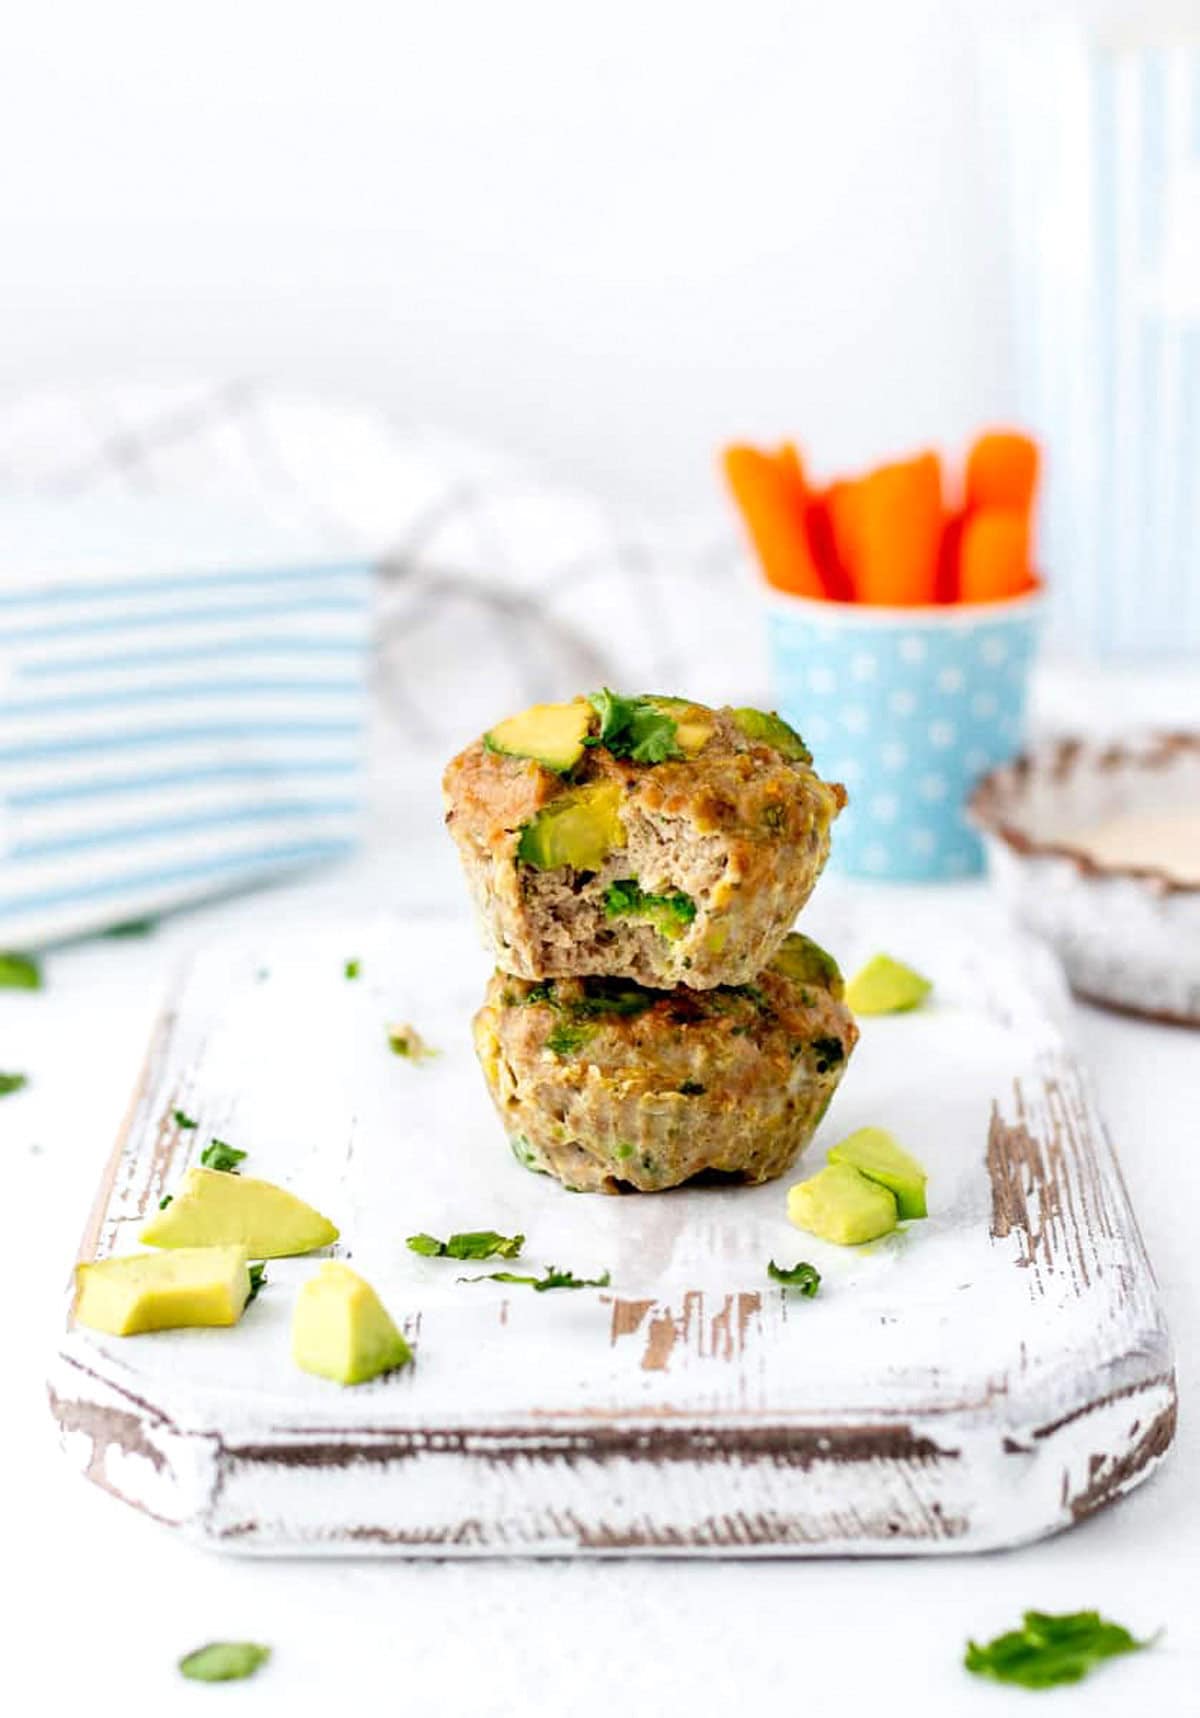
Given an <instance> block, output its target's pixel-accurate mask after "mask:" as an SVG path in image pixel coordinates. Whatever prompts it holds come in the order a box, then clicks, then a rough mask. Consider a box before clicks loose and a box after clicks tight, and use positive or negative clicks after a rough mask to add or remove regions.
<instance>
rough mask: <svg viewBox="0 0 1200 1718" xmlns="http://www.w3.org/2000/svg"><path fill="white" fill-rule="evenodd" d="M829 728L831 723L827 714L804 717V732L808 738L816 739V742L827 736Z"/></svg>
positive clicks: (825, 738)
mask: <svg viewBox="0 0 1200 1718" xmlns="http://www.w3.org/2000/svg"><path fill="white" fill-rule="evenodd" d="M831 729H832V723H831V722H830V720H829V717H828V716H808V717H807V718H806V719H805V723H804V732H805V733H806V734H807V736H808V738H809V739H810V740H814V741H816V742H817V744H820V742H821V741H822V740H827V739H828V738H829V735H830V731H831Z"/></svg>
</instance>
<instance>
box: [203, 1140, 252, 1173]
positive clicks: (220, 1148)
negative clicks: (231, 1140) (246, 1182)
mask: <svg viewBox="0 0 1200 1718" xmlns="http://www.w3.org/2000/svg"><path fill="white" fill-rule="evenodd" d="M245 1159H246V1153H245V1152H244V1151H238V1150H237V1149H236V1147H235V1146H232V1145H226V1143H225V1141H224V1140H223V1139H214V1140H210V1141H209V1143H208V1144H207V1145H206V1146H205V1147H204V1150H203V1151H202V1152H201V1153H200V1161H201V1163H202V1164H203V1165H204V1167H205V1169H220V1170H223V1171H224V1172H225V1174H226V1175H237V1174H238V1164H239V1163H244V1162H245Z"/></svg>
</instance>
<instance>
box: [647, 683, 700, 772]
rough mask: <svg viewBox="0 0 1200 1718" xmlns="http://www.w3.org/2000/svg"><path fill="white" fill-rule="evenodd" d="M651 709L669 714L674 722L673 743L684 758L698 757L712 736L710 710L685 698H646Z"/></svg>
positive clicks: (665, 714)
mask: <svg viewBox="0 0 1200 1718" xmlns="http://www.w3.org/2000/svg"><path fill="white" fill-rule="evenodd" d="M646 703H647V704H649V705H650V706H651V708H652V709H655V710H659V711H661V712H662V714H663V715H664V716H670V718H671V720H672V721H673V722H674V723H675V744H676V745H677V746H678V747H679V749H680V751H681V752H682V753H683V755H684V757H685V758H694V757H698V756H699V754H700V753H701V752H702V751H703V750H704V748H705V746H706V745H707V744H708V742H709V741H710V740H711V739H712V737H713V730H714V728H715V727H716V723H715V722H714V721H713V718H712V712H711V710H706V709H705V708H704V705H703V704H693V703H690V702H689V700H688V699H687V698H664V697H652V698H647V699H646Z"/></svg>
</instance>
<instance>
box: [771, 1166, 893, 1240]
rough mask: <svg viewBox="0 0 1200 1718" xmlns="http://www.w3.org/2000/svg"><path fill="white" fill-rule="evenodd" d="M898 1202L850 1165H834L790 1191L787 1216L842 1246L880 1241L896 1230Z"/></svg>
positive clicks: (811, 1233)
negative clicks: (880, 1238) (881, 1236)
mask: <svg viewBox="0 0 1200 1718" xmlns="http://www.w3.org/2000/svg"><path fill="white" fill-rule="evenodd" d="M896 1215H897V1213H896V1201H895V1199H894V1198H893V1196H892V1195H891V1194H890V1193H889V1192H888V1190H887V1188H886V1187H880V1185H879V1183H878V1182H876V1181H868V1180H867V1177H866V1176H865V1175H861V1174H860V1173H859V1171H858V1170H857V1169H855V1168H854V1167H853V1166H852V1165H851V1164H849V1163H831V1164H829V1165H828V1167H827V1168H825V1169H821V1170H818V1172H817V1173H816V1175H813V1176H811V1177H810V1178H809V1179H808V1180H807V1181H797V1183H796V1185H795V1186H794V1187H789V1188H788V1217H789V1218H790V1219H791V1221H792V1222H793V1223H794V1224H795V1225H796V1227H797V1229H807V1230H808V1232H809V1234H810V1235H819V1236H820V1238H821V1239H822V1240H823V1241H833V1242H835V1243H836V1244H837V1245H838V1246H839V1247H857V1246H858V1245H859V1244H860V1243H861V1242H863V1241H875V1240H878V1238H879V1236H880V1235H886V1234H888V1233H889V1231H890V1230H892V1229H894V1228H895V1227H896Z"/></svg>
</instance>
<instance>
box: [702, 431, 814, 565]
mask: <svg viewBox="0 0 1200 1718" xmlns="http://www.w3.org/2000/svg"><path fill="white" fill-rule="evenodd" d="M724 464H725V475H726V477H727V479H728V480H729V487H730V488H731V489H732V490H733V495H734V499H735V500H736V502H737V504H738V507H739V508H740V509H741V513H742V518H743V519H744V521H745V523H746V528H747V530H748V531H749V533H750V540H751V542H752V543H753V545H754V550H755V553H756V554H757V556H758V559H759V562H760V563H761V565H762V570H763V572H764V573H765V574H766V578H767V582H768V584H772V585H774V586H775V587H776V589H777V590H782V591H793V592H794V593H795V594H796V595H797V596H805V597H823V596H824V595H825V590H824V588H823V586H822V584H821V576H820V574H819V572H818V571H817V566H816V563H815V562H814V560H813V557H812V552H811V550H810V549H809V545H808V534H807V531H806V530H805V523H804V515H805V507H806V504H807V500H808V495H807V491H806V489H805V484H804V474H803V471H802V469H801V466H800V460H799V457H798V455H797V453H796V450H795V448H794V447H791V446H790V444H788V445H787V446H785V447H784V448H783V449H781V451H780V453H779V454H778V455H772V454H769V453H762V452H761V451H760V450H759V449H758V448H754V447H746V446H733V447H727V448H726V449H725V455H724Z"/></svg>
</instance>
